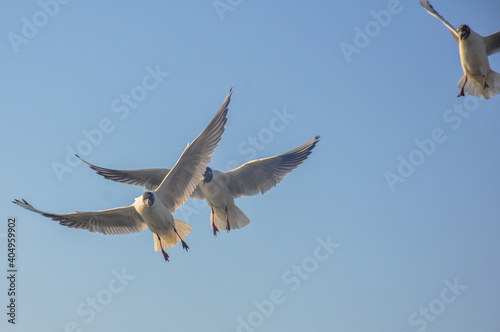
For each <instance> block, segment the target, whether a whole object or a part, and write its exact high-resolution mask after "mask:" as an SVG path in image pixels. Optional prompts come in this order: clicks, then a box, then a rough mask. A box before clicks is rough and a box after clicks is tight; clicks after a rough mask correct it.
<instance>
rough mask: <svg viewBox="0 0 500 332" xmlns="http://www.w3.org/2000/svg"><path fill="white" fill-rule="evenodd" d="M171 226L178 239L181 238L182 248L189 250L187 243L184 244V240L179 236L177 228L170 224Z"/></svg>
mask: <svg viewBox="0 0 500 332" xmlns="http://www.w3.org/2000/svg"><path fill="white" fill-rule="evenodd" d="M172 228H173V229H174V232H175V234H177V236H178V237H179V239H180V240H181V242H182V249H185V250H186V251H188V250H189V247H188V245H187V244H186V242H184V240H183V239H182V238H181V236H180V235H179V233H177V230H176V229H175V227H174V226H172Z"/></svg>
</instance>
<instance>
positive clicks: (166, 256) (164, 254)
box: [156, 234, 168, 262]
mask: <svg viewBox="0 0 500 332" xmlns="http://www.w3.org/2000/svg"><path fill="white" fill-rule="evenodd" d="M156 236H157V237H158V241H160V248H161V253H162V254H163V258H164V259H165V262H168V254H167V252H166V251H165V250H163V245H162V244H161V238H160V235H158V234H156Z"/></svg>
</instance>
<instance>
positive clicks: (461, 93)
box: [457, 75, 469, 97]
mask: <svg viewBox="0 0 500 332" xmlns="http://www.w3.org/2000/svg"><path fill="white" fill-rule="evenodd" d="M468 79H469V76H467V75H465V82H464V85H462V89H461V90H460V94H459V95H458V96H457V97H462V96H465V93H464V88H465V84H467V80H468Z"/></svg>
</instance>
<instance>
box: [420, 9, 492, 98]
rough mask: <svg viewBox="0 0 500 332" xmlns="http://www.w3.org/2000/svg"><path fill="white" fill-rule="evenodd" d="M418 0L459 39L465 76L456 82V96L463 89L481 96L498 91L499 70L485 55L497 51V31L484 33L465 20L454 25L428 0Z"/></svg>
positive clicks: (487, 55)
mask: <svg viewBox="0 0 500 332" xmlns="http://www.w3.org/2000/svg"><path fill="white" fill-rule="evenodd" d="M420 4H421V5H422V7H424V9H425V10H426V11H427V12H428V13H429V14H431V15H432V16H434V17H436V18H437V19H438V20H440V21H441V22H442V23H443V24H444V25H445V26H446V27H447V28H448V29H450V30H451V33H452V35H453V38H454V39H455V41H456V42H457V43H458V47H459V50H460V61H461V63H462V69H463V71H464V76H462V78H461V79H460V81H458V84H457V87H458V88H459V89H460V93H459V95H458V97H461V96H465V92H467V93H468V94H470V95H473V96H476V97H483V98H484V99H489V98H491V97H493V96H495V95H497V94H499V93H500V74H499V73H497V72H495V71H493V70H491V68H490V62H489V60H488V57H489V56H490V55H492V54H495V53H498V52H499V51H500V31H497V32H495V33H494V34H491V35H489V36H486V37H483V36H481V35H479V34H478V33H476V32H474V31H473V30H472V29H471V28H470V27H469V26H468V25H465V24H464V25H461V26H459V27H458V29H455V28H454V27H453V26H452V25H451V24H450V23H448V21H446V20H445V19H444V18H443V17H442V16H441V15H439V14H438V12H437V11H435V10H434V8H433V7H432V5H431V4H430V3H429V1H427V0H420Z"/></svg>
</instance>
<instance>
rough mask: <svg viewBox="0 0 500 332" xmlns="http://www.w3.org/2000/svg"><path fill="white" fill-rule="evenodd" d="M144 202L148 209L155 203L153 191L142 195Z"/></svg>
mask: <svg viewBox="0 0 500 332" xmlns="http://www.w3.org/2000/svg"><path fill="white" fill-rule="evenodd" d="M142 202H143V203H144V205H146V206H147V207H151V206H152V205H153V204H154V202H155V195H154V194H153V193H152V192H151V191H146V192H145V193H144V194H142Z"/></svg>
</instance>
